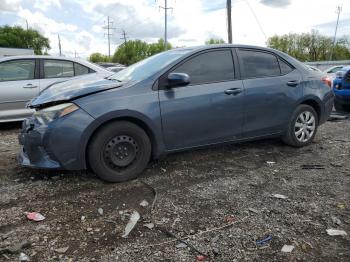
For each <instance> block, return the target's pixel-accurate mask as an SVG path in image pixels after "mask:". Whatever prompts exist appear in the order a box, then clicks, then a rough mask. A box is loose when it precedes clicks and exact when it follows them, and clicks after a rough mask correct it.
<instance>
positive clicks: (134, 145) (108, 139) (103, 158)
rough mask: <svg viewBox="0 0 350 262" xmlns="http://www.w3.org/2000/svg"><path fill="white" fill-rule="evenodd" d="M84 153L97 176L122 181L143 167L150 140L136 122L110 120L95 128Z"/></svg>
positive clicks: (148, 156) (146, 159)
mask: <svg viewBox="0 0 350 262" xmlns="http://www.w3.org/2000/svg"><path fill="white" fill-rule="evenodd" d="M87 153H88V161H89V164H90V167H91V168H92V170H93V171H94V172H95V173H96V174H97V175H98V176H99V177H100V178H101V179H103V180H105V181H108V182H123V181H127V180H130V179H133V178H136V177H137V176H138V175H139V174H140V173H141V172H142V171H143V170H144V169H145V168H146V166H147V164H148V161H149V159H150V156H151V143H150V140H149V137H148V136H147V134H146V133H145V131H144V130H143V129H142V128H140V127H139V126H137V125H135V124H133V123H130V122H125V121H120V122H113V123H110V124H108V125H106V126H104V127H103V128H102V129H101V130H99V131H98V133H97V134H96V135H95V136H94V137H93V139H92V140H91V142H90V144H89V147H88V152H87Z"/></svg>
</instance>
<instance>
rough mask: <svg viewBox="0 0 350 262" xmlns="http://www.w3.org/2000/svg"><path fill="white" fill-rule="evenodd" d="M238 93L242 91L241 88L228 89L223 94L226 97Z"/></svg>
mask: <svg viewBox="0 0 350 262" xmlns="http://www.w3.org/2000/svg"><path fill="white" fill-rule="evenodd" d="M239 93H242V89H241V88H230V89H227V90H225V94H226V95H234V96H235V95H238V94H239Z"/></svg>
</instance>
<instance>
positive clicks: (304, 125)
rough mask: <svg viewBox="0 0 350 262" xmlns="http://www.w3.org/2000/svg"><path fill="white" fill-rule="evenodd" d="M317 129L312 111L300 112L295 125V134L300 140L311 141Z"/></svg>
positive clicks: (303, 141)
mask: <svg viewBox="0 0 350 262" xmlns="http://www.w3.org/2000/svg"><path fill="white" fill-rule="evenodd" d="M315 129H316V119H315V116H314V115H313V114H312V113H311V112H310V111H303V112H302V113H300V114H299V116H298V118H297V120H296V121H295V125H294V134H295V137H296V139H297V140H298V141H299V142H302V143H305V142H307V141H309V140H310V139H311V138H312V137H313V134H314V132H315Z"/></svg>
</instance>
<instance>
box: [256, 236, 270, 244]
mask: <svg viewBox="0 0 350 262" xmlns="http://www.w3.org/2000/svg"><path fill="white" fill-rule="evenodd" d="M271 240H272V236H270V235H268V236H267V237H265V238H264V239H260V240H257V241H256V244H257V245H258V246H263V245H266V244H267V242H269V241H271Z"/></svg>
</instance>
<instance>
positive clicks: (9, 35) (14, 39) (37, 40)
mask: <svg viewBox="0 0 350 262" xmlns="http://www.w3.org/2000/svg"><path fill="white" fill-rule="evenodd" d="M0 47H12V48H32V49H33V50H34V53H35V54H37V55H41V54H43V52H46V51H47V49H50V42H49V39H48V38H46V37H44V36H42V35H41V34H40V33H39V32H38V31H36V30H34V29H28V30H24V29H23V28H21V27H20V26H13V27H11V26H7V25H5V26H0Z"/></svg>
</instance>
